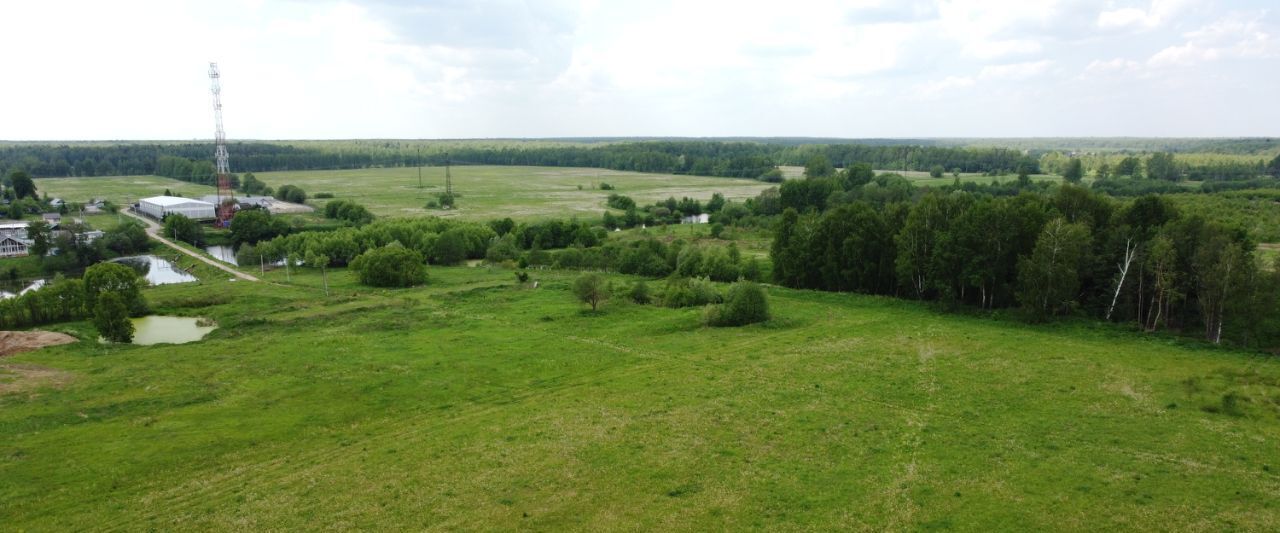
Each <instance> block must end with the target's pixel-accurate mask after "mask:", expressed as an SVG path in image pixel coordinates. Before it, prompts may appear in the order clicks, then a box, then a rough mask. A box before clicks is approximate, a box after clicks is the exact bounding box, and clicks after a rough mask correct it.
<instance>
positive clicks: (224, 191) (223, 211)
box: [209, 62, 235, 226]
mask: <svg viewBox="0 0 1280 533" xmlns="http://www.w3.org/2000/svg"><path fill="white" fill-rule="evenodd" d="M221 78H222V76H221V75H220V74H219V73H218V64H217V63H214V62H210V63H209V91H210V92H212V93H213V120H214V123H216V124H217V128H218V129H217V131H216V132H215V133H214V134H213V142H214V144H215V145H216V147H215V148H214V152H213V158H214V162H215V163H214V164H215V167H216V171H217V174H218V225H219V226H226V225H228V224H230V223H231V217H232V216H234V215H235V202H234V200H235V192H233V191H232V190H231V164H230V163H229V162H228V159H229V157H228V156H227V133H226V132H225V131H223V130H222V82H221Z"/></svg>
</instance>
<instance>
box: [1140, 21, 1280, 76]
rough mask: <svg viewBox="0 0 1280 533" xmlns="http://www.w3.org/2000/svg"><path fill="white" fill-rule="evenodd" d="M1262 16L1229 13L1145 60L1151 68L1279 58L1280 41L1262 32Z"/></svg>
mask: <svg viewBox="0 0 1280 533" xmlns="http://www.w3.org/2000/svg"><path fill="white" fill-rule="evenodd" d="M1265 17H1266V14H1265V13H1254V14H1252V15H1246V14H1242V13H1231V14H1228V15H1227V16H1225V17H1223V18H1221V19H1218V20H1216V21H1214V22H1212V23H1210V24H1208V25H1205V26H1203V27H1201V28H1200V29H1197V30H1194V31H1190V32H1186V33H1184V34H1183V37H1184V38H1186V42H1184V43H1182V44H1179V45H1172V46H1168V47H1166V48H1164V49H1162V50H1160V51H1159V52H1156V53H1155V54H1154V55H1152V56H1151V58H1150V59H1148V60H1147V64H1148V65H1150V66H1152V67H1188V66H1194V65H1199V64H1203V63H1207V62H1210V61H1215V60H1218V59H1224V58H1270V57H1276V56H1280V41H1277V39H1275V38H1274V37H1273V36H1272V34H1271V33H1270V32H1269V31H1267V30H1266V28H1265V26H1264V24H1263V20H1264V19H1265Z"/></svg>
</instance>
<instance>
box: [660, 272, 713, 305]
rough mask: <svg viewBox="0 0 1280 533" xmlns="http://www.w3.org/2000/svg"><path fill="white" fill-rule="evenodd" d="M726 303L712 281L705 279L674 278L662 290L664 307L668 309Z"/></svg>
mask: <svg viewBox="0 0 1280 533" xmlns="http://www.w3.org/2000/svg"><path fill="white" fill-rule="evenodd" d="M722 301H724V297H723V296H721V295H720V291H719V290H717V289H716V286H715V284H713V283H711V280H708V279H705V278H680V277H673V278H670V279H668V280H667V284H666V286H665V287H663V290H662V305H663V306H666V307H676V308H679V307H700V306H704V305H708V304H718V303H720V302H722Z"/></svg>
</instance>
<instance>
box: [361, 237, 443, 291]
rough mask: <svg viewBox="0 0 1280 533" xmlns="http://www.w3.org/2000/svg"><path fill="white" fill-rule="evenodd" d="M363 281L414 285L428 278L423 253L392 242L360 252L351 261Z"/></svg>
mask: <svg viewBox="0 0 1280 533" xmlns="http://www.w3.org/2000/svg"><path fill="white" fill-rule="evenodd" d="M351 269H352V270H355V271H356V274H357V275H358V276H359V278H360V283H363V284H365V285H369V286H373V287H412V286H414V285H418V284H421V283H422V282H423V281H426V278H427V273H426V267H424V266H423V259H422V254H419V253H418V252H415V251H413V250H410V249H408V248H405V247H404V246H402V245H400V243H398V242H393V243H391V244H388V245H386V246H383V247H381V248H374V249H372V250H369V251H367V252H365V253H363V254H360V255H359V256H358V257H356V258H355V260H354V261H352V262H351Z"/></svg>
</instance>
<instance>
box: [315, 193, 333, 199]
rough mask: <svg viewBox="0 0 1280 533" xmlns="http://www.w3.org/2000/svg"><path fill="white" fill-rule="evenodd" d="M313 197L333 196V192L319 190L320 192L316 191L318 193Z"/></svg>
mask: <svg viewBox="0 0 1280 533" xmlns="http://www.w3.org/2000/svg"><path fill="white" fill-rule="evenodd" d="M312 198H316V199H323V198H333V193H331V192H318V193H316V195H315V196H313V197H312Z"/></svg>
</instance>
